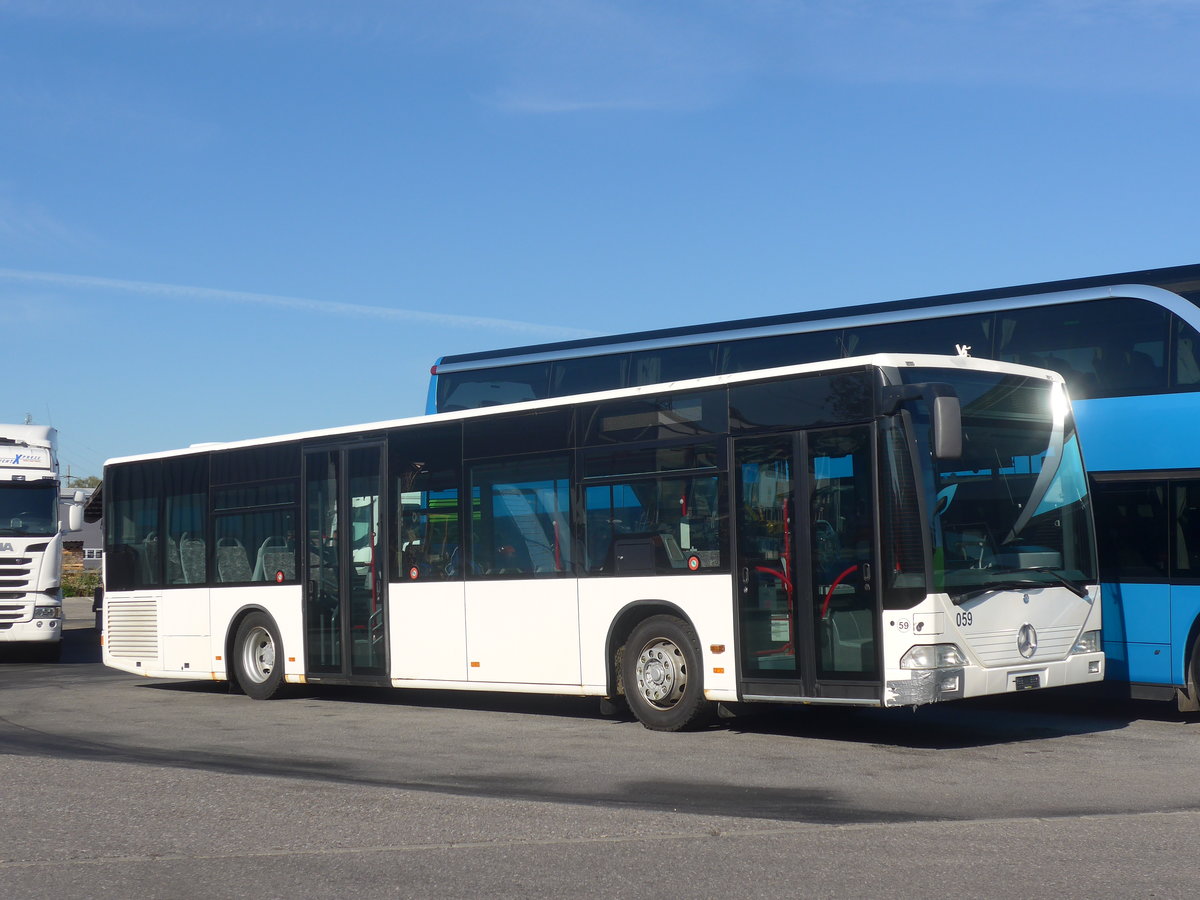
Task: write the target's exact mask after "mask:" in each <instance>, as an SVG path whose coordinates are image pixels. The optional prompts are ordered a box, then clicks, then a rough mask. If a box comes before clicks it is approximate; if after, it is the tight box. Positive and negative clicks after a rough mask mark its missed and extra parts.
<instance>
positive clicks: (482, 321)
mask: <svg viewBox="0 0 1200 900" xmlns="http://www.w3.org/2000/svg"><path fill="white" fill-rule="evenodd" d="M0 278H3V279H8V280H10V281H26V282H35V283H40V284H54V285H58V286H60V287H68V288H95V289H101V290H111V291H124V292H126V293H132V294H146V295H149V296H154V297H169V298H171V299H176V300H199V301H211V300H215V301H219V302H224V303H257V304H260V305H264V306H282V307H285V308H287V309H300V310H307V311H309V312H317V313H325V314H327V315H335V316H358V317H361V318H372V319H388V320H391V321H406V322H429V323H431V324H435V325H446V326H448V327H450V328H475V329H488V328H491V329H499V330H502V331H515V332H522V333H525V334H536V335H543V336H547V337H556V338H574V337H588V336H591V335H593V334H595V332H592V331H585V330H583V329H580V328H568V327H566V326H562V325H543V324H539V323H535V322H520V321H516V320H513V319H493V318H489V317H487V316H461V315H457V314H455V313H434V312H425V311H424V310H419V309H392V308H390V307H386V306H365V305H363V304H361V303H337V302H333V301H330V300H311V299H308V298H306V297H285V296H280V295H278V294H256V293H251V292H249V291H225V290H219V289H217V288H203V287H192V286H190V285H180V284H162V283H159V282H154V281H126V280H124V279H120V278H101V277H99V276H96V275H62V274H58V273H55V272H29V271H25V270H22V269H2V268H0Z"/></svg>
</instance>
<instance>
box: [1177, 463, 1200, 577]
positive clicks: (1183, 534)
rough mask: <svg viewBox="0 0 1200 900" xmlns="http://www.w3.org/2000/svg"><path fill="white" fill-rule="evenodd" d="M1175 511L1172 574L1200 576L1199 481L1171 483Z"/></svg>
mask: <svg viewBox="0 0 1200 900" xmlns="http://www.w3.org/2000/svg"><path fill="white" fill-rule="evenodd" d="M1171 509H1172V510H1173V512H1174V519H1175V521H1174V523H1173V525H1172V531H1173V540H1172V548H1171V549H1172V553H1171V575H1172V576H1173V577H1175V578H1200V481H1194V480H1189V481H1175V482H1172V483H1171Z"/></svg>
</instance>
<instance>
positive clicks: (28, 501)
mask: <svg viewBox="0 0 1200 900" xmlns="http://www.w3.org/2000/svg"><path fill="white" fill-rule="evenodd" d="M56 531H58V484H57V483H56V482H52V481H51V482H45V483H42V482H24V481H6V482H0V537H23V536H25V535H39V536H42V535H49V534H54V533H55V532H56Z"/></svg>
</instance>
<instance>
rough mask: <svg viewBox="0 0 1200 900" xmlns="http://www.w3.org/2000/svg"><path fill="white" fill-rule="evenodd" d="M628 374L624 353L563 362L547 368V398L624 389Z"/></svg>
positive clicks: (627, 358) (627, 363)
mask: <svg viewBox="0 0 1200 900" xmlns="http://www.w3.org/2000/svg"><path fill="white" fill-rule="evenodd" d="M628 370H629V356H628V354H625V353H612V354H608V355H606V356H584V357H581V358H579V359H564V360H562V361H560V362H556V363H553V364H552V365H551V367H550V396H551V397H565V396H567V395H569V394H588V393H592V392H593V391H611V390H615V389H616V388H620V387H624V386H625V384H626V381H627V379H628Z"/></svg>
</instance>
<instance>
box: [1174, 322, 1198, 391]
mask: <svg viewBox="0 0 1200 900" xmlns="http://www.w3.org/2000/svg"><path fill="white" fill-rule="evenodd" d="M1172 318H1174V317H1172ZM1174 321H1175V326H1174V328H1175V359H1174V365H1173V366H1172V374H1171V385H1172V387H1176V388H1179V389H1181V390H1185V391H1194V390H1198V389H1200V333H1197V332H1196V329H1195V328H1193V327H1192V326H1191V325H1189V324H1188V323H1187V322H1185V321H1183V319H1175V320H1174Z"/></svg>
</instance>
